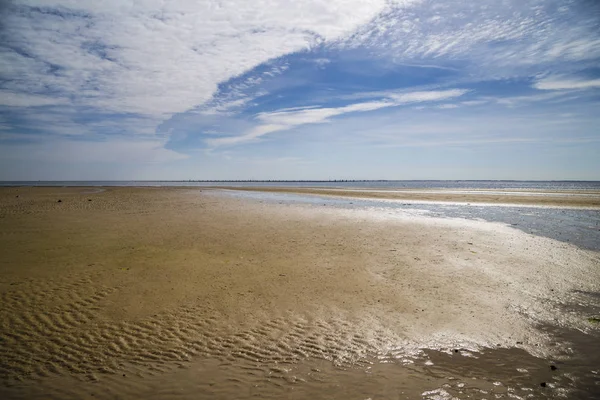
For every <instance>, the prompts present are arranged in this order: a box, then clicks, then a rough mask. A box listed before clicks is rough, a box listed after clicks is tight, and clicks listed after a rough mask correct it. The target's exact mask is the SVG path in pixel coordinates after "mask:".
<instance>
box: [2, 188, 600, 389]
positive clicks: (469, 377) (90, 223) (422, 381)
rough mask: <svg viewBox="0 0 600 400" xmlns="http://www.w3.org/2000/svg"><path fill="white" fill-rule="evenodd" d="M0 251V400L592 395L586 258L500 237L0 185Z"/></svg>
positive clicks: (449, 223)
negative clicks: (48, 399)
mask: <svg viewBox="0 0 600 400" xmlns="http://www.w3.org/2000/svg"><path fill="white" fill-rule="evenodd" d="M272 190H280V189H272ZM281 190H282V191H287V189H281ZM293 191H294V192H298V191H299V190H296V189H294V190H293ZM300 191H301V192H302V193H312V192H313V191H312V190H311V189H306V190H304V189H303V190H300ZM318 194H331V195H342V196H345V195H350V192H349V191H339V190H318ZM369 195H370V194H369ZM373 196H379V194H377V193H375V194H373ZM398 196H399V197H398ZM456 196H458V197H456ZM389 197H390V198H402V199H409V200H410V199H414V200H440V201H473V202H477V201H485V202H488V201H491V202H493V201H499V202H500V201H501V202H506V201H507V200H509V201H508V202H511V201H517V200H515V199H516V198H518V201H521V202H523V203H524V204H542V205H553V206H575V207H599V206H600V201H599V199H598V197H597V196H595V195H591V196H567V195H565V194H558V195H554V196H549V195H543V196H542V195H539V196H536V195H527V196H524V195H523V196H519V195H513V196H498V195H496V194H450V193H447V194H443V195H439V194H435V193H433V194H432V193H416V192H415V193H411V192H409V191H403V192H402V193H401V194H400V195H396V194H393V195H389ZM496 197H498V200H494V199H495V198H496ZM386 198H388V197H386ZM0 238H1V239H0V271H1V272H2V274H1V277H0V296H1V303H2V307H1V309H0V312H1V316H0V324H1V325H0V343H1V346H0V360H1V361H0V395H2V396H3V398H92V397H93V398H106V399H110V398H181V399H188V398H198V397H201V398H250V397H259V398H283V397H286V398H328V399H332V398H356V399H366V398H373V399H375V398H402V399H403V398H406V399H414V398H418V399H451V398H460V399H462V398H475V396H476V398H483V399H492V398H509V397H510V398H523V399H524V398H536V399H537V398H561V397H564V396H567V398H575V399H577V398H581V399H583V398H590V396H592V395H594V394H597V393H599V390H600V387H599V386H597V382H598V373H599V371H598V370H597V367H596V368H593V367H591V365H594V364H596V363H597V362H599V361H600V359H599V356H597V354H600V351H599V350H600V347H599V345H598V343H599V342H600V341H598V340H597V339H598V338H599V337H600V328H599V326H598V324H597V323H595V320H594V319H593V317H594V316H596V313H597V312H598V311H599V310H600V300H599V297H598V293H599V292H600V254H599V253H598V252H594V251H589V250H583V249H580V248H577V247H576V246H574V245H571V244H568V243H564V242H558V241H556V240H552V239H548V238H543V237H537V236H533V235H530V234H526V233H524V232H521V231H518V230H516V229H513V228H511V227H509V226H506V225H502V224H498V223H487V222H482V221H468V220H461V219H452V218H448V219H436V218H428V217H419V216H414V215H406V216H401V215H400V216H398V215H395V216H390V215H387V214H385V213H377V212H374V211H369V210H344V209H334V208H332V207H329V208H328V207H318V206H314V207H302V206H296V205H290V204H264V203H261V202H258V201H249V200H243V199H235V198H229V197H225V196H219V195H218V193H215V191H211V190H208V189H202V190H200V189H191V188H100V189H99V188H83V187H71V188H24V187H21V188H16V187H15V188H2V189H0ZM594 354H596V355H594ZM582 357H583V358H582ZM594 357H595V358H594ZM596 365H598V364H596ZM499 396H500V397H499ZM528 396H529V397H528ZM531 396H533V397H531Z"/></svg>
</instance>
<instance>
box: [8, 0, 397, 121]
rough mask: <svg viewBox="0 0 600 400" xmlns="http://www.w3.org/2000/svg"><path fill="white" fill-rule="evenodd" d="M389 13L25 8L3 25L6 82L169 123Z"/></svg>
mask: <svg viewBox="0 0 600 400" xmlns="http://www.w3.org/2000/svg"><path fill="white" fill-rule="evenodd" d="M24 5H26V6H31V7H37V8H28V7H23V6H24ZM385 6H386V2H385V1H384V0H353V1H343V0H332V1H331V0H309V1H302V2H291V1H285V0H269V1H266V2H262V3H261V4H260V6H258V5H257V4H255V3H253V2H246V1H233V2H219V1H202V2H198V1H194V0H174V1H154V0H141V1H136V2H134V3H128V2H125V3H124V2H122V1H121V0H108V1H91V2H75V1H70V0H54V1H52V0H22V1H20V2H19V4H18V5H11V6H9V7H8V8H7V10H8V12H5V15H3V16H2V23H3V30H4V34H5V35H6V36H5V37H7V38H9V41H8V43H6V44H7V48H5V49H4V51H3V53H2V54H3V55H2V58H7V59H10V60H9V62H8V64H9V66H10V68H6V69H3V77H4V79H6V80H8V81H10V85H9V86H10V87H9V89H11V90H17V91H19V90H21V91H23V92H30V91H31V89H34V88H38V87H45V88H52V89H53V90H54V91H57V92H58V93H60V94H61V95H63V96H64V97H71V98H73V101H74V103H75V104H77V105H84V106H93V107H97V108H99V109H102V110H104V111H107V110H108V111H114V112H130V113H139V114H144V115H152V116H163V117H165V116H168V115H171V114H173V113H179V112H184V111H187V110H189V109H191V108H193V107H195V106H198V105H200V104H202V103H204V102H205V101H207V100H208V99H210V98H211V96H212V94H213V93H214V92H215V90H216V88H217V84H218V83H219V82H222V81H225V80H227V79H229V78H231V77H234V76H237V75H239V74H241V73H243V72H244V71H247V70H248V69H250V68H252V67H254V66H256V65H259V64H261V63H263V62H265V61H267V60H269V59H272V58H275V57H279V56H281V55H284V54H287V53H290V52H295V51H298V50H301V49H305V48H308V47H309V46H311V45H312V44H314V43H318V42H321V41H332V40H336V39H338V38H340V37H342V36H343V35H346V34H348V33H350V32H352V31H353V30H354V29H356V28H357V27H358V26H360V25H362V24H364V23H366V22H368V21H369V20H370V19H371V18H373V17H374V16H375V15H377V14H378V13H379V12H380V11H381V10H382V9H384V7H385ZM11 10H12V11H13V12H10V11H11ZM49 11H53V12H49ZM15 49H18V51H14V50H15ZM19 104H21V103H19ZM34 104H35V103H34ZM22 105H24V106H25V105H27V103H26V102H23V103H22Z"/></svg>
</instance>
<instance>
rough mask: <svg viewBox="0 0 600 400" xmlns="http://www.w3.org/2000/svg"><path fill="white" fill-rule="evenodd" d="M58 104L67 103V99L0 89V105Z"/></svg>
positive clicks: (30, 105) (34, 105) (33, 105)
mask: <svg viewBox="0 0 600 400" xmlns="http://www.w3.org/2000/svg"><path fill="white" fill-rule="evenodd" d="M58 104H68V100H67V99H64V98H60V97H50V96H44V95H38V94H28V93H18V92H13V91H8V90H0V106H7V107H38V106H48V105H58Z"/></svg>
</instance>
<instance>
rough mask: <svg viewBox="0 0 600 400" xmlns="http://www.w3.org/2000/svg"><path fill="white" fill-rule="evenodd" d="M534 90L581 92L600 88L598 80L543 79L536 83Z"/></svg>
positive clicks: (599, 80)
mask: <svg viewBox="0 0 600 400" xmlns="http://www.w3.org/2000/svg"><path fill="white" fill-rule="evenodd" d="M533 87H534V88H536V89H540V90H582V89H598V88H600V79H589V80H584V79H569V78H564V77H562V78H560V77H554V78H545V79H542V80H540V81H537V82H536V83H535V84H534V85H533Z"/></svg>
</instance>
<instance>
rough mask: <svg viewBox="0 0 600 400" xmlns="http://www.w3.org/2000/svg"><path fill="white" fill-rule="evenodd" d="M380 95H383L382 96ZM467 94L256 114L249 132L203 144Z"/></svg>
mask: <svg viewBox="0 0 600 400" xmlns="http://www.w3.org/2000/svg"><path fill="white" fill-rule="evenodd" d="M382 93H383V92H382ZM465 93H467V90H463V89H450V90H441V91H421V92H412V93H410V92H409V93H392V94H388V95H387V98H385V99H384V100H380V101H370V102H363V103H355V104H350V105H347V106H343V107H330V108H314V107H307V108H300V109H293V110H291V111H290V110H289V109H288V110H282V111H275V112H267V113H260V114H258V115H257V116H256V120H257V121H259V122H260V123H261V124H262V125H259V126H257V127H255V128H253V129H251V130H250V131H249V132H247V133H244V134H242V135H239V136H229V137H223V138H217V139H209V140H208V141H207V143H208V144H209V145H211V146H223V145H232V144H237V143H241V142H247V141H250V140H254V139H256V138H259V137H261V136H264V135H266V134H269V133H273V132H278V131H283V130H287V129H290V128H293V127H295V126H299V125H306V124H319V123H324V122H328V121H329V119H330V118H332V117H335V116H339V115H343V114H348V113H356V112H367V111H374V110H378V109H381V108H386V107H394V106H400V105H404V104H411V103H422V102H431V101H441V100H447V99H451V98H454V97H459V96H462V95H464V94H465Z"/></svg>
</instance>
